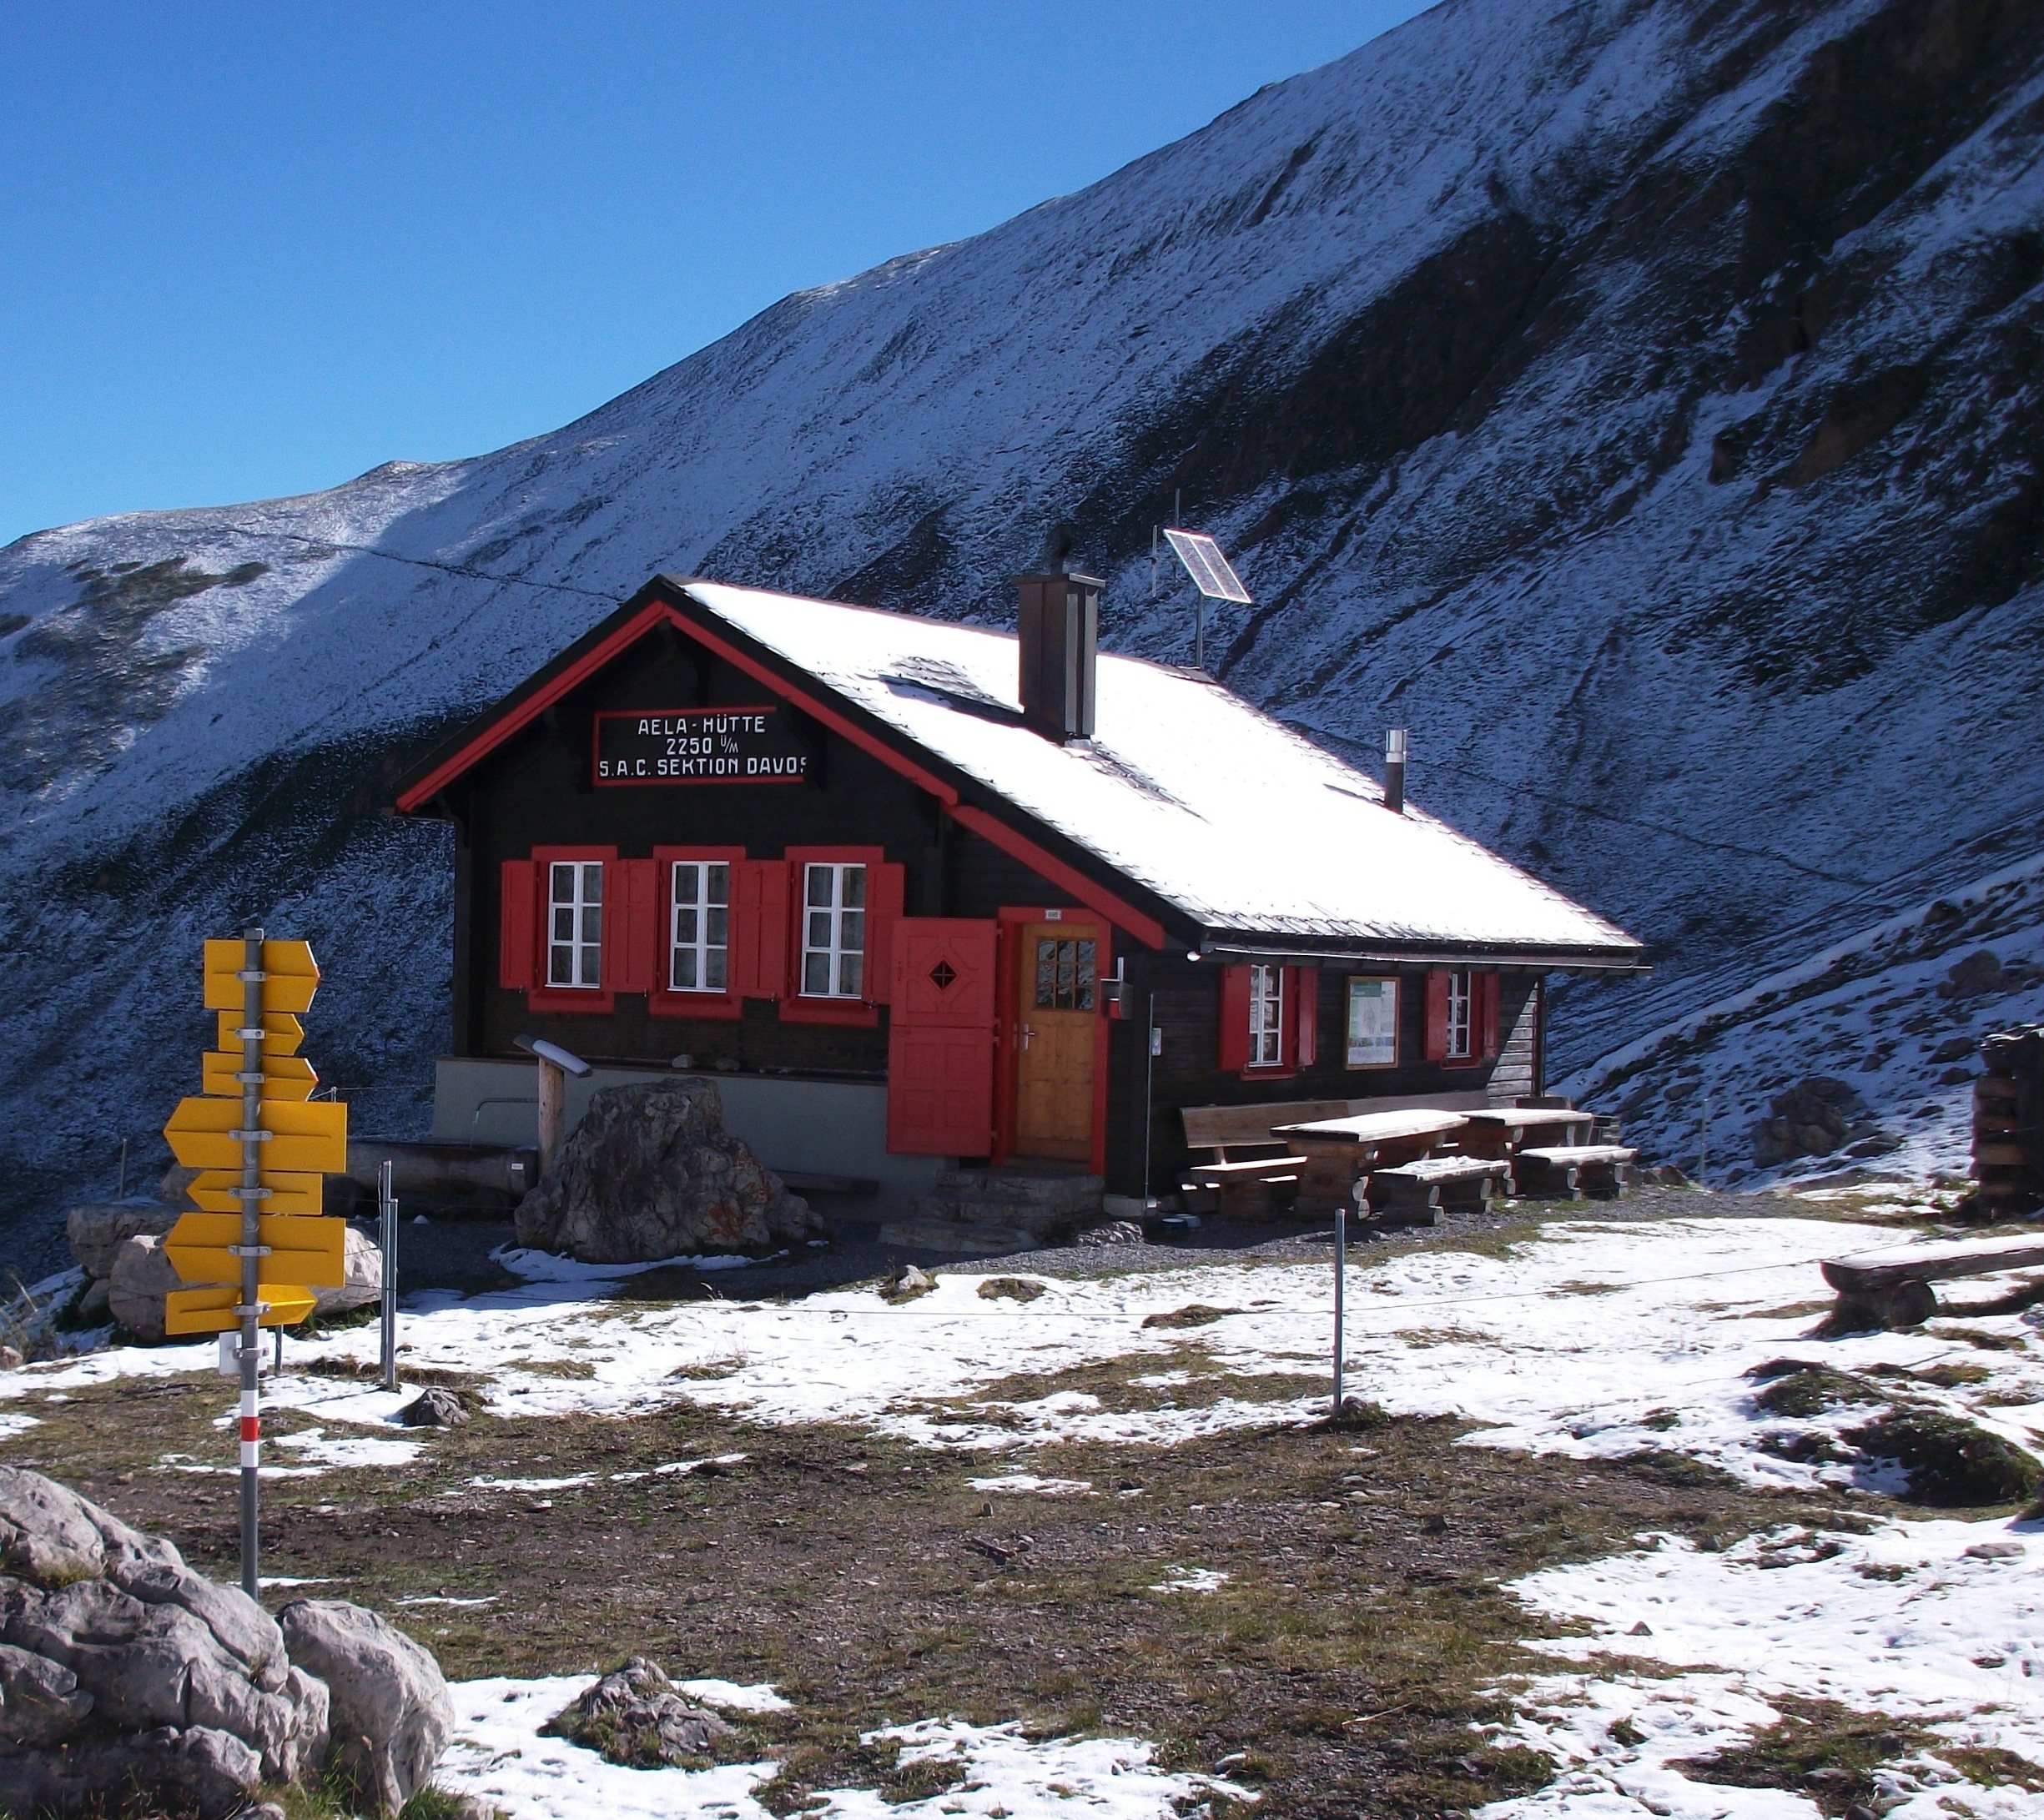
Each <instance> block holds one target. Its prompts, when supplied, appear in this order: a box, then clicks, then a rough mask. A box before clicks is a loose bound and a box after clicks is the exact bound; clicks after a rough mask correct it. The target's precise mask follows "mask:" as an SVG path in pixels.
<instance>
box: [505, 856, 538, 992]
mask: <svg viewBox="0 0 2044 1820" xmlns="http://www.w3.org/2000/svg"><path fill="white" fill-rule="evenodd" d="M538 874H539V868H538V867H536V866H535V865H534V864H533V863H532V862H531V860H529V859H507V860H506V861H505V862H504V866H503V870H502V872H501V876H500V878H499V882H498V886H497V890H498V893H499V895H498V900H497V938H496V946H497V953H496V983H497V984H498V985H500V986H501V987H502V988H504V989H505V990H506V992H530V991H531V989H532V963H533V960H534V958H536V957H535V953H534V950H535V948H536V947H537V945H538V944H537V941H536V930H535V928H534V927H533V918H534V913H535V912H536V910H537V909H538V907H539V876H538Z"/></svg>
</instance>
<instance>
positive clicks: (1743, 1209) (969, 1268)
mask: <svg viewBox="0 0 2044 1820" xmlns="http://www.w3.org/2000/svg"><path fill="white" fill-rule="evenodd" d="M813 1199H815V1200H816V1203H817V1204H818V1208H819V1209H820V1210H821V1211H823V1213H824V1214H826V1215H827V1216H828V1218H829V1219H831V1221H832V1224H833V1227H834V1229H835V1231H836V1237H835V1239H833V1242H832V1243H831V1244H829V1245H828V1247H824V1248H818V1249H813V1250H808V1251H806V1252H804V1253H803V1254H799V1255H796V1256H793V1257H788V1258H785V1259H770V1260H768V1261H767V1262H764V1263H762V1264H752V1265H748V1266H746V1267H744V1268H742V1269H729V1270H714V1271H701V1270H695V1269H690V1268H689V1267H688V1266H687V1265H685V1264H675V1265H672V1266H668V1267H665V1268H662V1269H658V1270H652V1271H647V1272H644V1273H642V1274H641V1275H637V1276H635V1277H631V1278H628V1279H626V1280H625V1281H627V1282H628V1283H629V1285H630V1286H631V1293H632V1295H633V1296H634V1297H635V1298H644V1299H651V1300H667V1299H672V1300H676V1301H688V1300H694V1299H696V1298H698V1297H705V1296H716V1297H720V1298H722V1299H724V1300H738V1301H743V1300H752V1299H753V1298H754V1297H761V1296H783V1295H796V1296H799V1295H811V1294H813V1293H815V1292H817V1291H819V1290H831V1289H838V1288H842V1287H843V1286H844V1285H848V1284H852V1283H858V1282H863V1281H868V1280H871V1279H872V1278H874V1277H877V1276H882V1275H887V1274H888V1273H889V1272H891V1271H893V1270H895V1269H899V1267H900V1266H901V1265H903V1264H919V1265H920V1266H921V1267H922V1268H923V1269H926V1270H932V1271H935V1270H945V1271H949V1272H951V1273H952V1274H954V1275H996V1274H997V1275H1012V1274H1016V1273H1026V1274H1027V1275H1032V1276H1059V1277H1096V1276H1109V1275H1114V1274H1115V1273H1116V1272H1119V1271H1125V1270H1170V1269H1186V1268H1189V1267H1191V1266H1195V1265H1199V1264H1213V1263H1218V1262H1224V1261H1227V1260H1229V1259H1266V1260H1271V1261H1284V1260H1298V1261H1307V1262H1311V1261H1317V1260H1320V1259H1326V1258H1327V1257H1328V1256H1329V1255H1330V1254H1331V1252H1332V1248H1333V1244H1334V1222H1333V1219H1332V1217H1331V1216H1328V1217H1322V1218H1319V1219H1311V1218H1306V1219H1260V1220H1244V1219H1207V1220H1206V1221H1205V1222H1204V1223H1202V1224H1201V1225H1200V1226H1199V1227H1198V1228H1196V1229H1195V1230H1193V1231H1192V1232H1191V1233H1188V1234H1184V1235H1182V1236H1180V1237H1176V1238H1173V1239H1170V1240H1168V1241H1165V1242H1164V1243H1161V1244H1138V1245H1069V1246H1061V1247H1055V1248H1050V1249H1044V1250H1040V1251H1022V1252H1016V1253H1013V1254H1009V1255H1008V1256H1006V1257H999V1258H966V1257H960V1256H959V1255H958V1254H955V1253H953V1252H948V1251H932V1250H929V1249H924V1248H923V1247H920V1246H906V1245H898V1244H882V1243H881V1242H880V1239H879V1223H878V1222H877V1221H874V1220H873V1219H866V1218H862V1217H861V1214H862V1212H863V1209H862V1206H861V1204H860V1203H858V1201H855V1200H849V1199H848V1200H845V1201H843V1202H842V1203H840V1204H836V1205H833V1204H829V1198H828V1197H825V1196H821V1195H819V1196H816V1197H813ZM1794 1210H1795V1203H1793V1202H1790V1201H1785V1200H1784V1199H1781V1198H1780V1197H1779V1196H1776V1195H1772V1194H1715V1193H1713V1192H1711V1191H1709V1190H1708V1189H1664V1188H1642V1189H1639V1190H1637V1191H1636V1192H1635V1193H1634V1194H1631V1195H1629V1196H1628V1197H1626V1198H1625V1199H1623V1200H1609V1201H1588V1202H1577V1203H1563V1202H1556V1201H1519V1202H1510V1203H1507V1204H1503V1205H1502V1206H1501V1207H1499V1208H1498V1209H1496V1210H1495V1211H1493V1212H1491V1213H1488V1214H1471V1213H1463V1212H1457V1211H1450V1212H1447V1213H1445V1214H1443V1215H1442V1222H1441V1224H1439V1225H1437V1226H1431V1227H1403V1228H1376V1229H1373V1228H1372V1227H1370V1226H1368V1225H1367V1224H1366V1225H1363V1226H1360V1227H1357V1228H1353V1229H1352V1230H1351V1232H1350V1234H1349V1244H1350V1248H1351V1251H1352V1254H1354V1255H1355V1256H1356V1257H1357V1260H1358V1261H1359V1262H1363V1261H1367V1259H1368V1258H1369V1256H1370V1254H1372V1253H1373V1252H1389V1251H1392V1250H1413V1249H1420V1248H1422V1247H1424V1246H1427V1245H1429V1244H1442V1243H1449V1244H1452V1243H1453V1242H1454V1240H1455V1239H1457V1238H1458V1237H1467V1236H1468V1235H1469V1234H1473V1233H1478V1232H1483V1231H1488V1230H1493V1229H1496V1228H1498V1227H1499V1226H1503V1225H1508V1224H1513V1223H1515V1222H1517V1221H1519V1220H1523V1219H1529V1218H1540V1217H1543V1216H1544V1217H1547V1218H1549V1219H1558V1218H1565V1219H1600V1220H1618V1219H1628V1220H1630V1219H1670V1218H1675V1217H1688V1218H1691V1219H1695V1218H1705V1219H1761V1218H1766V1217H1770V1216H1779V1215H1780V1214H1785V1213H1788V1212H1791V1211H1794ZM514 1242H515V1241H514V1239H513V1237H512V1233H511V1224H510V1222H509V1221H508V1220H472V1219H455V1220H450V1219H441V1220H434V1221H431V1222H430V1223H427V1224H407V1225H405V1226H403V1227H402V1228H400V1234H399V1262H398V1280H399V1284H400V1287H401V1289H402V1290H403V1292H404V1293H405V1294H406V1295H411V1294H415V1293H416V1292H418V1291H420V1290H455V1291H457V1292H458V1293H460V1294H462V1295H476V1294H479V1293H482V1292H485V1291H487V1290H496V1289H505V1288H508V1287H510V1286H511V1285H513V1284H514V1283H515V1282H516V1278H514V1277H512V1276H511V1275H510V1274H509V1273H508V1272H506V1270H505V1269H504V1268H503V1266H502V1265H501V1264H497V1263H496V1262H495V1261H493V1259H492V1258H491V1253H492V1252H493V1251H495V1250H496V1249H498V1248H499V1247H500V1246H504V1245H509V1244H512V1243H514Z"/></svg>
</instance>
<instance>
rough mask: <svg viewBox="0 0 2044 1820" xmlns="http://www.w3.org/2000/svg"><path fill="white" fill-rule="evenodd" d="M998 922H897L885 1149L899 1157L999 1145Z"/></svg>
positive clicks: (965, 1152) (963, 1153) (969, 1152)
mask: <svg viewBox="0 0 2044 1820" xmlns="http://www.w3.org/2000/svg"><path fill="white" fill-rule="evenodd" d="M997 928H998V925H997V924H995V923H993V922H991V921H988V922H971V921H967V920H965V919H963V918H942V917H904V918H903V919H902V920H901V921H900V922H899V923H897V924H896V925H895V930H894V957H893V977H892V989H893V999H894V1008H893V1010H892V1012H891V1013H890V1014H889V1015H890V1020H891V1021H890V1023H889V1032H888V1065H887V1147H888V1149H889V1150H890V1151H892V1152H894V1154H896V1155H898V1156H958V1157H969V1156H986V1155H988V1154H990V1153H991V1152H992V1150H993V1148H994V1007H995V1005H996V1003H998V1002H999V993H998V991H997V990H996V988H995V986H994V943H995V940H996V931H997Z"/></svg>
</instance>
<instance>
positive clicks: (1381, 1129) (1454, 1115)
mask: <svg viewBox="0 0 2044 1820" xmlns="http://www.w3.org/2000/svg"><path fill="white" fill-rule="evenodd" d="M1467 1122H1468V1114H1463V1113H1459V1112H1426V1111H1417V1112H1374V1113H1362V1114H1357V1115H1355V1116H1353V1117H1350V1118H1343V1119H1310V1120H1307V1121H1306V1122H1304V1123H1302V1124H1293V1125H1276V1126H1274V1127H1272V1129H1271V1135H1272V1136H1273V1137H1274V1138H1275V1139H1277V1140H1278V1141H1280V1142H1285V1141H1288V1140H1290V1139H1306V1140H1309V1141H1310V1140H1311V1139H1315V1138H1320V1139H1327V1140H1328V1141H1330V1142H1332V1143H1336V1144H1384V1143H1388V1142H1390V1141H1392V1139H1398V1138H1437V1137H1445V1136H1446V1135H1447V1134H1448V1133H1449V1132H1451V1131H1459V1130H1461V1129H1462V1128H1463V1125H1464V1124H1466V1123H1467Z"/></svg>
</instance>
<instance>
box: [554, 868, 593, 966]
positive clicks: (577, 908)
mask: <svg viewBox="0 0 2044 1820" xmlns="http://www.w3.org/2000/svg"><path fill="white" fill-rule="evenodd" d="M546 874H547V884H546V983H547V984H548V985H549V986H587V987H590V988H596V987H598V986H601V985H602V982H603V862H602V861H601V860H596V859H572V860H568V859H557V860H555V861H554V862H552V863H551V865H550V866H549V867H547V868H546Z"/></svg>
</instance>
